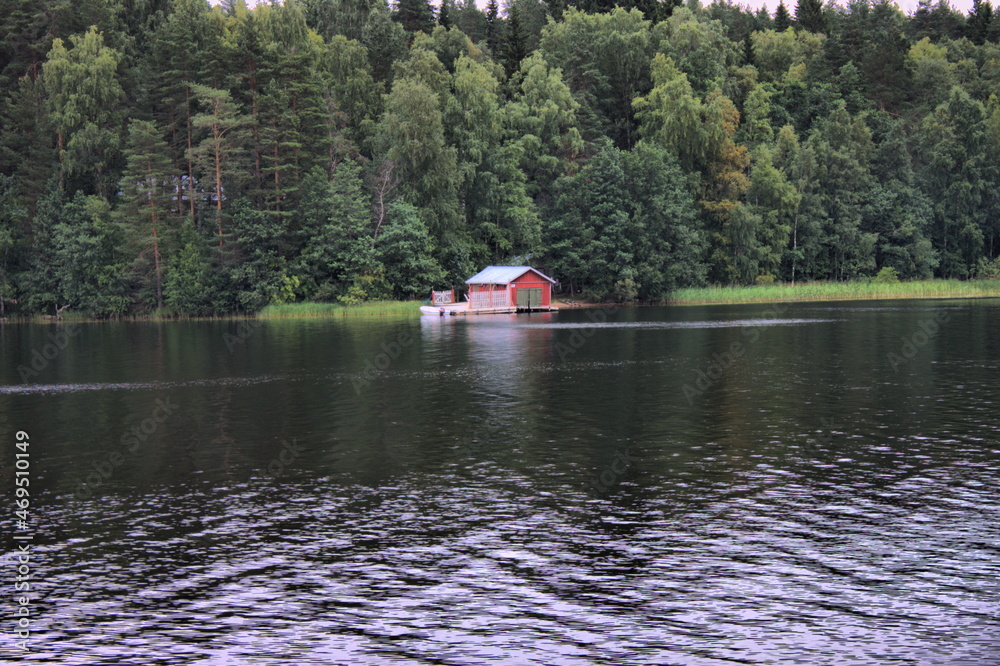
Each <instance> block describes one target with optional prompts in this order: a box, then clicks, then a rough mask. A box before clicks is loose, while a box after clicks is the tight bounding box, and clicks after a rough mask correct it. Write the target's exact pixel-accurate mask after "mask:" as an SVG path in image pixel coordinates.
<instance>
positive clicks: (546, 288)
mask: <svg viewBox="0 0 1000 666" xmlns="http://www.w3.org/2000/svg"><path fill="white" fill-rule="evenodd" d="M511 284H512V285H513V287H514V288H513V289H511V290H510V304H511V305H517V288H518V287H524V288H525V289H537V288H538V287H541V289H542V306H543V307H549V306H550V305H551V304H552V283H551V282H549V281H548V280H546V279H545V278H543V277H542V276H541V275H539V274H538V273H536V272H535V271H528V272H526V273H525V274H524V275H522V276H521V277H519V278H517V279H516V280H514V281H513V282H512V283H511ZM494 289H495V290H496V289H503V287H500V286H497V287H494ZM489 290H490V287H489V285H485V284H470V285H469V291H470V292H479V291H489Z"/></svg>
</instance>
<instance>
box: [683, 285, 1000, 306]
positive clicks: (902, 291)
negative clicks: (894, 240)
mask: <svg viewBox="0 0 1000 666" xmlns="http://www.w3.org/2000/svg"><path fill="white" fill-rule="evenodd" d="M989 296H1000V280H971V281H962V280H917V281H913V282H897V283H890V284H885V283H881V284H880V283H874V282H801V283H798V284H787V283H783V284H771V285H754V286H748V287H701V288H692V289H678V290H677V291H676V292H675V293H674V295H673V297H672V298H670V299H669V300H668V301H667V303H668V304H670V305H709V304H727V303H791V302H797V301H857V300H881V299H886V300H888V299H908V298H984V297H989Z"/></svg>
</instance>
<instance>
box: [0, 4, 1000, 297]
mask: <svg viewBox="0 0 1000 666" xmlns="http://www.w3.org/2000/svg"><path fill="white" fill-rule="evenodd" d="M437 4H438V3H435V5H436V6H437ZM569 4H570V5H572V6H570V7H569V8H567V6H566V5H567V3H565V2H563V1H562V0H510V1H509V2H506V3H503V4H501V3H500V2H499V0H496V1H493V2H490V3H488V4H486V5H485V6H484V9H485V11H484V10H481V9H480V8H479V7H477V6H476V3H475V2H474V1H473V0H447V1H446V2H445V3H444V4H443V5H441V9H440V10H439V12H438V15H437V18H436V20H435V17H434V12H433V9H432V7H431V5H430V4H429V3H428V2H427V1H426V0H400V2H398V3H396V4H395V5H394V7H393V8H392V9H390V7H389V5H388V4H387V3H386V2H385V1H384V0H296V1H294V2H293V1H291V0H289V1H287V2H267V3H256V4H254V5H252V6H250V5H249V3H246V2H244V1H242V0H233V1H227V2H223V3H222V4H221V6H217V7H213V6H212V5H210V4H209V3H208V2H207V0H170V1H169V2H166V1H164V0H155V1H152V2H139V3H124V4H122V2H118V0H115V1H114V2H78V3H72V2H68V1H66V0H60V1H59V2H54V3H47V4H46V3H39V2H36V1H34V0H33V1H32V2H27V3H12V2H7V3H5V4H4V8H5V9H6V10H7V11H6V12H2V14H3V15H2V16H0V36H2V39H0V66H2V71H0V85H2V87H3V89H2V94H0V174H3V175H2V176H0V316H3V314H5V313H6V312H8V311H9V309H10V308H11V306H15V301H16V309H17V311H18V312H24V313H26V314H30V313H40V312H44V313H52V312H54V311H55V310H56V309H57V308H62V307H70V308H73V309H76V310H77V311H79V312H89V313H94V314H98V315H101V316H121V315H124V314H142V313H148V312H153V311H156V310H160V309H163V310H169V311H172V312H175V313H178V314H190V315H201V314H206V315H210V314H218V313H224V312H237V311H242V312H251V311H257V310H258V309H260V308H264V307H269V305H270V304H274V303H285V304H286V305H287V304H288V303H289V302H291V301H293V300H302V299H308V300H325V301H333V302H338V303H363V302H365V301H369V300H372V299H381V298H386V297H389V296H396V297H402V296H407V297H408V296H412V295H421V296H422V295H424V294H425V293H426V291H427V289H428V288H430V287H432V286H447V285H449V284H451V285H460V284H461V281H462V280H464V279H465V278H467V277H468V276H469V275H470V274H471V273H473V272H475V271H477V270H479V269H481V268H482V266H483V265H486V264H491V263H506V262H508V261H518V262H525V263H535V264H538V265H539V267H542V268H544V269H545V270H547V271H549V272H551V273H552V274H553V275H554V277H557V278H558V279H559V280H560V282H561V284H562V285H565V286H566V287H567V288H568V289H571V290H573V291H574V292H579V291H580V290H584V291H586V292H589V293H590V294H591V295H593V296H595V297H599V298H612V299H615V300H644V301H655V300H660V299H664V298H667V297H668V295H669V294H671V293H672V292H674V291H675V290H677V289H680V288H683V287H684V286H685V285H693V284H701V283H703V282H705V281H706V279H707V280H711V281H713V282H716V283H727V284H729V283H741V284H747V285H750V284H762V283H767V282H768V281H769V280H772V279H773V280H778V281H789V282H793V283H798V282H800V281H802V280H814V279H827V280H830V279H832V280H837V281H842V282H845V283H848V284H850V285H858V284H861V283H862V282H863V281H867V280H869V277H870V276H872V275H879V274H884V275H891V274H895V275H897V276H898V277H899V278H900V279H903V280H907V281H912V280H917V279H924V278H928V277H931V276H946V277H951V276H954V277H961V278H970V277H978V276H988V275H993V274H994V273H995V271H996V267H995V264H996V261H997V260H996V257H997V256H1000V188H998V187H996V186H995V184H996V183H998V182H1000V101H998V99H997V95H998V90H1000V88H998V86H1000V47H998V46H997V42H998V41H1000V22H998V21H997V20H996V19H995V18H994V17H993V8H992V5H991V4H990V3H988V2H986V1H985V0H975V2H974V3H973V6H972V9H971V11H970V12H969V15H968V17H967V18H966V17H964V16H962V15H961V14H959V13H958V12H956V11H955V10H954V9H952V8H951V6H950V5H949V4H948V3H946V2H938V1H937V0H921V1H920V4H919V6H918V7H917V9H916V11H915V12H914V13H913V14H912V15H910V16H908V15H906V14H904V13H903V12H902V11H901V10H900V9H899V8H898V7H897V6H896V5H895V4H894V3H892V2H890V1H889V0H874V1H872V2H866V1H864V0H851V1H849V2H845V3H841V4H836V3H822V2H820V0H801V1H800V2H798V3H797V6H796V7H795V14H796V16H795V21H794V22H793V21H791V17H790V16H789V15H788V9H789V7H786V5H785V4H784V2H780V3H778V7H777V11H776V13H775V17H774V19H773V20H772V18H771V17H770V16H769V15H768V14H767V12H766V11H765V10H764V9H761V10H757V11H751V10H748V9H746V8H744V7H741V6H738V5H735V4H732V3H730V2H728V1H726V0H720V1H719V2H713V3H711V4H710V5H707V6H703V5H702V4H701V3H699V2H696V1H692V2H681V1H679V0H666V1H664V2H651V1H650V0H629V1H628V2H624V3H619V4H618V5H617V6H616V5H615V3H612V2H606V1H605V0H585V1H583V2H578V3H569ZM42 5H44V8H43V7H42ZM40 8H43V9H44V10H45V11H44V12H41V9H40ZM40 12H41V13H40ZM43 19H44V20H43ZM906 284H909V282H907V283H906ZM869 286H870V285H869ZM899 286H900V285H883V288H889V287H899ZM775 288H778V287H777V285H775ZM858 288H860V287H858Z"/></svg>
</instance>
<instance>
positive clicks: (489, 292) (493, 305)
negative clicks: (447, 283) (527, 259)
mask: <svg viewBox="0 0 1000 666" xmlns="http://www.w3.org/2000/svg"><path fill="white" fill-rule="evenodd" d="M555 282H556V281H555V280H553V279H552V278H550V277H549V276H547V275H544V274H542V273H541V272H540V271H537V270H535V269H534V268H532V267H530V266H488V267H486V268H484V269H483V270H482V271H480V272H479V273H476V274H475V275H473V276H472V277H470V278H469V279H468V280H466V281H465V284H467V285H469V294H468V299H469V310H470V311H479V312H481V311H484V310H488V311H496V312H517V311H526V310H549V309H551V307H552V285H554V284H555Z"/></svg>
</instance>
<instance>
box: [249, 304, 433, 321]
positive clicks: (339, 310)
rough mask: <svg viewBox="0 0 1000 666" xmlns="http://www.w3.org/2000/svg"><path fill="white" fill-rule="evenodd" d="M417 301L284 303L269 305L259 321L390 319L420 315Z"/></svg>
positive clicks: (259, 314)
mask: <svg viewBox="0 0 1000 666" xmlns="http://www.w3.org/2000/svg"><path fill="white" fill-rule="evenodd" d="M419 307H420V303H418V302H417V301H372V302H371V303H361V304H359V305H341V304H339V303H286V304H284V305H269V306H267V307H266V308H264V309H263V310H261V311H260V312H259V313H258V314H257V317H258V318H259V319H295V318H301V317H390V316H399V315H408V316H413V315H416V314H420V310H419V309H418V308H419Z"/></svg>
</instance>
